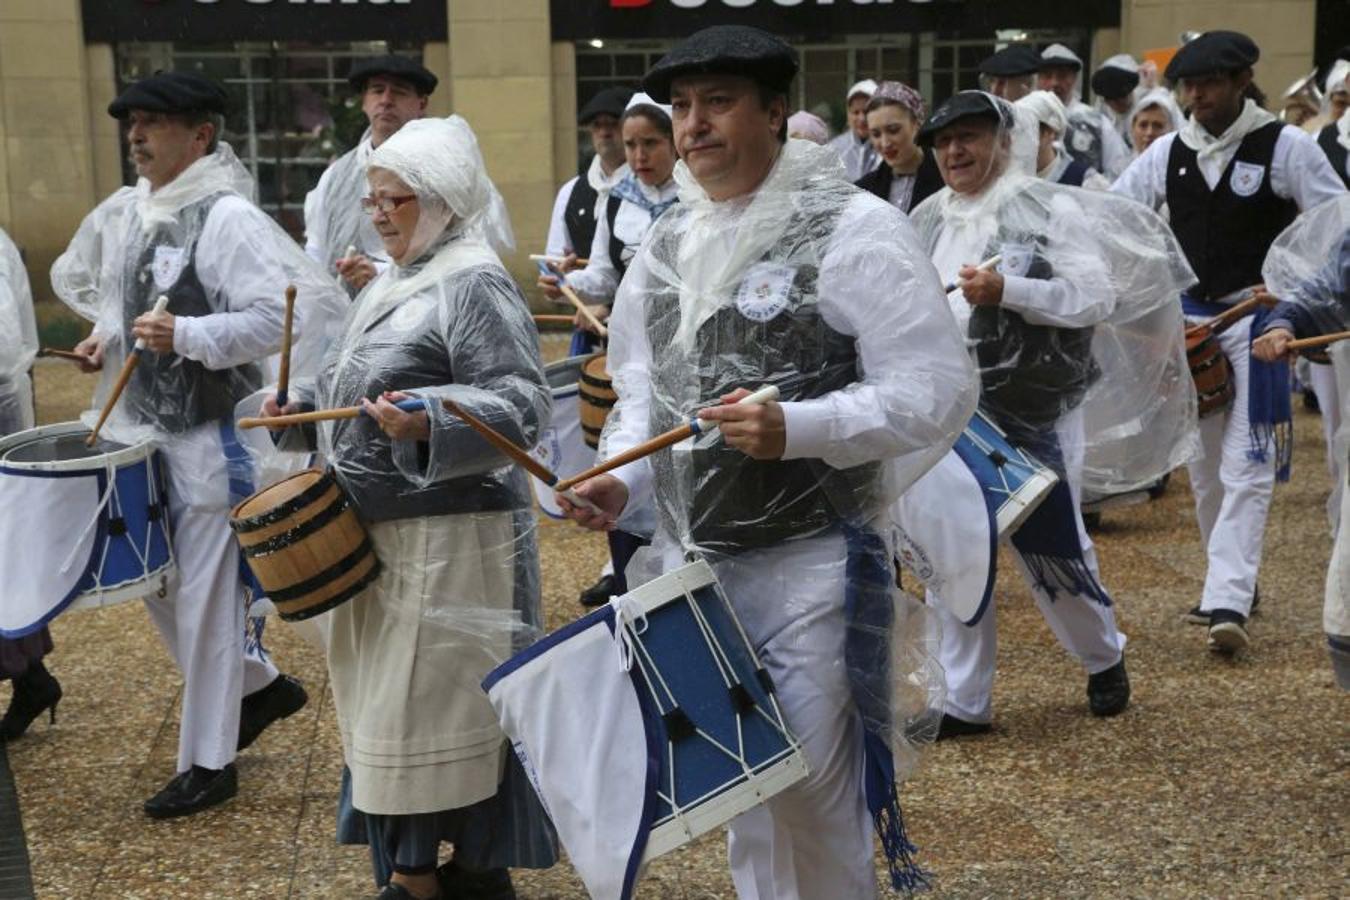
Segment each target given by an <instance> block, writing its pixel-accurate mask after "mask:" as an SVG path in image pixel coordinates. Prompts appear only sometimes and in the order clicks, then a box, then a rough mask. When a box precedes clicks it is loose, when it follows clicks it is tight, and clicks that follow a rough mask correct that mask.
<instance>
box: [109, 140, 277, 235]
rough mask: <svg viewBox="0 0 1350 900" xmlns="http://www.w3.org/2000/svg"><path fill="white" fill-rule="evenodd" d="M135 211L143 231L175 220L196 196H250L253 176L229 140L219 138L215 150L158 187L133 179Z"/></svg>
mask: <svg viewBox="0 0 1350 900" xmlns="http://www.w3.org/2000/svg"><path fill="white" fill-rule="evenodd" d="M135 191H136V196H135V203H136V213H137V215H138V216H139V217H140V221H141V230H142V231H143V232H145V233H146V234H149V233H150V232H152V231H154V230H155V228H156V227H157V226H159V225H166V224H168V223H170V222H172V221H173V220H174V218H175V217H176V216H177V215H178V211H179V210H180V209H182V208H183V207H185V206H191V205H192V204H193V203H196V202H197V201H199V200H204V199H205V198H207V197H209V196H211V195H212V194H218V193H220V192H221V191H231V192H234V193H236V194H240V195H242V196H243V197H245V198H249V199H251V198H252V197H253V176H252V175H250V174H249V171H248V169H245V168H244V165H243V163H241V162H240V161H239V158H238V157H236V156H235V155H234V150H232V149H231V148H230V145H229V144H226V143H225V142H223V141H222V142H221V143H220V146H218V147H217V148H216V150H215V152H214V153H208V154H207V155H206V156H203V157H202V158H201V159H199V160H197V161H196V162H194V163H193V164H192V165H190V166H188V167H187V168H186V169H184V170H183V171H182V172H181V173H179V175H178V177H177V178H175V179H174V180H173V181H171V182H169V183H168V184H166V185H164V186H163V187H162V188H160V189H159V190H157V191H152V190H151V189H150V182H149V181H147V180H146V179H144V178H142V179H140V180H139V181H137V182H136V187H135Z"/></svg>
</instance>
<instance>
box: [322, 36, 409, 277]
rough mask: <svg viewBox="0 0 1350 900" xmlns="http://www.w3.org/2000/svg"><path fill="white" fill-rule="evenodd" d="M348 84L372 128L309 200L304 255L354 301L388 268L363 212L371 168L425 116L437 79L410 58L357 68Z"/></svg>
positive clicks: (325, 176) (336, 163)
mask: <svg viewBox="0 0 1350 900" xmlns="http://www.w3.org/2000/svg"><path fill="white" fill-rule="evenodd" d="M347 83H348V84H349V85H351V88H352V90H353V91H355V92H356V93H357V95H358V96H360V98H361V111H362V112H364V113H365V114H366V119H367V120H368V121H369V122H370V127H369V128H368V129H367V130H366V133H365V134H364V135H362V136H361V140H360V142H359V143H357V145H356V146H355V147H353V148H352V149H351V150H348V151H347V152H346V153H344V154H343V155H342V156H340V157H338V158H337V159H336V160H334V161H333V164H332V165H330V166H329V167H328V168H327V169H325V170H324V173H323V175H322V176H320V178H319V183H318V185H316V186H315V188H314V190H312V191H310V192H309V194H308V196H306V197H305V252H306V253H308V254H309V256H310V258H311V259H313V260H314V261H315V262H317V263H319V265H321V266H323V267H324V268H325V269H327V270H328V271H330V272H334V271H335V272H336V273H337V274H338V275H339V276H340V277H341V278H342V282H343V285H344V287H346V289H347V294H348V296H351V297H353V298H354V297H355V296H356V295H357V294H358V293H359V292H360V290H361V288H363V287H365V286H366V283H367V282H368V281H370V279H372V278H374V277H375V275H376V274H378V273H379V272H381V271H383V270H384V268H385V267H386V266H388V265H389V259H388V257H387V256H386V255H385V253H384V246H383V244H381V243H380V236H379V235H378V234H376V233H375V228H374V226H372V225H371V224H370V216H367V215H364V214H362V212H361V198H362V197H364V196H365V195H366V162H367V161H368V160H369V159H370V154H371V151H372V150H374V149H375V148H376V147H378V146H380V144H382V143H384V141H385V140H387V139H388V138H389V136H390V135H392V134H394V133H395V132H397V131H398V130H399V129H400V128H402V127H403V126H404V125H406V124H407V123H408V122H411V121H412V120H413V119H420V118H422V116H424V115H426V111H427V98H428V97H430V96H431V92H432V91H434V90H435V89H436V76H435V75H433V74H432V73H431V72H429V71H428V70H427V69H426V68H424V67H423V66H422V65H421V64H420V63H418V62H417V61H416V60H413V59H409V58H408V57H406V56H397V55H389V56H379V57H376V58H374V59H368V60H365V61H363V62H361V63H358V64H357V65H356V66H355V68H353V69H352V72H351V74H350V75H349V76H348V77H347Z"/></svg>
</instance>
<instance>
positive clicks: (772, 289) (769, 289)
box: [736, 263, 797, 322]
mask: <svg viewBox="0 0 1350 900" xmlns="http://www.w3.org/2000/svg"><path fill="white" fill-rule="evenodd" d="M796 275H797V270H796V268H794V267H793V266H783V265H779V264H777V263H757V264H755V265H753V266H751V267H750V270H749V271H748V272H746V273H745V280H744V281H742V282H741V286H740V288H738V289H737V291H736V309H737V311H739V312H740V314H741V315H743V316H745V317H746V318H747V319H749V320H750V321H752V322H768V321H769V320H770V319H773V318H774V317H775V316H777V315H778V314H779V313H781V312H782V311H783V310H785V309H787V305H788V299H789V295H790V294H791V292H792V280H793V278H794V277H796Z"/></svg>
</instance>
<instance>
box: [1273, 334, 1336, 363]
mask: <svg viewBox="0 0 1350 900" xmlns="http://www.w3.org/2000/svg"><path fill="white" fill-rule="evenodd" d="M1346 339H1350V331H1337V332H1334V333H1332V334H1319V335H1317V336H1315V337H1308V338H1299V339H1297V340H1296V339H1295V338H1294V333H1293V332H1292V331H1290V330H1289V329H1288V328H1272V329H1270V331H1267V332H1266V333H1265V334H1263V335H1261V336H1260V337H1259V338H1257V339H1256V340H1254V341H1252V356H1255V357H1256V358H1257V359H1259V360H1261V361H1262V362H1278V361H1279V360H1281V359H1284V358H1285V357H1286V356H1288V355H1289V354H1291V353H1297V352H1298V351H1299V350H1313V349H1316V348H1318V347H1326V346H1328V345H1330V344H1335V343H1337V342H1338V341H1344V340H1346Z"/></svg>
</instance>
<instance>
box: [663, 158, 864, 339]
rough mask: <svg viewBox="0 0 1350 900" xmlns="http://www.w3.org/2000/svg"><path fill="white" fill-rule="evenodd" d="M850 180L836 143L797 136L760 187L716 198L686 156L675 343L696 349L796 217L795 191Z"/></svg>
mask: <svg viewBox="0 0 1350 900" xmlns="http://www.w3.org/2000/svg"><path fill="white" fill-rule="evenodd" d="M820 178H824V179H830V178H837V179H838V180H839V181H840V182H843V181H844V180H845V174H844V166H843V163H842V162H840V160H839V156H838V154H837V153H835V152H834V151H833V150H831V149H830V148H829V147H825V146H820V145H818V144H813V143H811V142H810V141H803V140H798V139H796V138H789V139H788V141H787V143H786V144H784V145H783V148H782V149H781V150H780V151H779V153H778V158H777V159H776V160H774V164H773V166H772V168H770V170H769V174H768V175H767V176H766V177H765V178H764V181H763V182H761V183H760V186H759V187H758V188H756V189H755V191H754V193H752V194H749V195H746V196H742V197H734V198H732V199H731V200H724V201H720V202H719V201H715V200H712V199H710V198H709V197H708V194H707V192H706V191H704V190H703V188H702V187H701V186H700V185H699V183H698V182H697V181H696V180H695V179H694V176H693V174H692V173H691V172H690V171H689V169H688V167H687V166H685V164H684V162H683V161H680V162H678V163H676V164H675V181H676V182H677V183H678V184H679V187H680V191H679V194H680V203H681V204H682V205H683V206H684V207H685V208H686V209H688V210H689V212H688V213H687V214H686V215H685V216H684V217H683V218H682V219H681V224H682V226H683V235H682V237H681V240H680V250H679V259H678V261H677V269H678V271H679V275H680V327H679V329H678V330H677V331H676V333H675V339H674V344H675V346H676V347H680V348H683V349H684V350H686V351H688V350H692V349H693V347H694V338H695V335H697V334H698V329H699V327H700V326H701V325H702V324H703V323H704V322H706V321H707V320H708V319H709V318H711V317H712V316H713V315H714V314H715V313H716V312H717V311H718V310H719V309H720V308H721V307H722V305H723V304H724V303H726V302H727V301H728V300H729V299H730V298H731V295H732V293H733V292H734V289H735V287H736V285H737V284H739V283H740V281H741V279H742V278H743V277H744V274H745V270H746V269H747V268H748V267H749V266H750V265H751V264H753V263H754V262H756V261H757V260H759V259H760V258H761V257H762V256H763V255H764V254H765V252H766V251H768V249H769V248H770V247H772V246H774V245H775V244H776V243H778V241H779V240H780V239H781V238H782V236H783V232H785V231H786V230H787V227H788V224H789V223H790V222H791V220H792V207H793V193H794V192H796V191H800V190H802V189H803V188H804V187H805V186H806V185H807V183H808V180H811V179H820Z"/></svg>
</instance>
